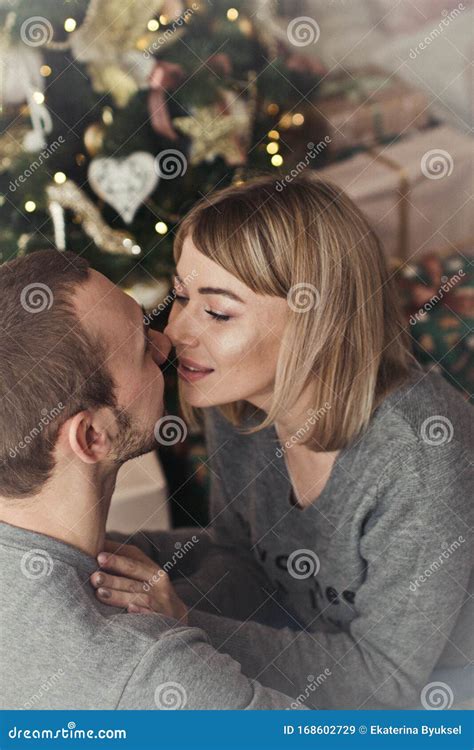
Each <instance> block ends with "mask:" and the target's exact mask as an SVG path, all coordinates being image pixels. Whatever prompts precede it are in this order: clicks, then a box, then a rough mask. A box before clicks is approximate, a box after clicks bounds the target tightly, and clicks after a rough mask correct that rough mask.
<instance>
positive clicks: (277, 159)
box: [271, 154, 283, 167]
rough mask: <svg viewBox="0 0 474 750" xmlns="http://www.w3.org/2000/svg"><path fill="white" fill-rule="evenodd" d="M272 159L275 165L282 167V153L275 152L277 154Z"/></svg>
mask: <svg viewBox="0 0 474 750" xmlns="http://www.w3.org/2000/svg"><path fill="white" fill-rule="evenodd" d="M271 161H272V164H273V166H274V167H281V165H282V164H283V157H282V155H281V154H275V156H272V159H271Z"/></svg>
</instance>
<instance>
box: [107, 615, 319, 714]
mask: <svg viewBox="0 0 474 750" xmlns="http://www.w3.org/2000/svg"><path fill="white" fill-rule="evenodd" d="M132 616H133V615H132ZM135 616H137V617H140V615H135ZM141 616H143V615H141ZM117 708H118V709H124V710H131V709H136V710H138V709H148V710H150V709H151V710H170V709H174V710H183V709H184V710H187V709H189V710H203V709H204V710H206V709H207V710H213V709H220V710H225V709H228V710H269V709H280V710H284V709H300V708H304V706H300V705H299V704H298V703H296V702H294V701H292V699H291V698H288V697H287V696H286V695H282V694H281V693H279V692H277V691H276V690H272V689H271V688H265V687H263V686H262V685H261V684H259V683H258V682H256V681H255V680H252V679H249V678H247V677H246V676H245V675H244V674H242V671H241V669H240V665H239V664H237V662H235V661H234V660H233V659H231V658H230V656H227V655H225V654H219V653H218V652H217V651H215V650H214V649H213V648H212V646H210V645H209V643H208V642H207V641H206V639H205V637H204V634H203V633H202V632H200V631H199V630H197V629H196V628H182V629H181V628H180V629H179V630H174V631H173V632H169V633H168V634H167V635H165V636H163V637H162V638H160V639H159V640H158V641H157V642H156V643H155V644H153V645H152V646H151V647H150V648H149V649H148V650H147V651H146V653H145V654H144V656H143V657H142V658H141V659H140V661H139V663H138V664H137V666H136V667H135V669H134V671H133V673H132V675H131V676H130V678H129V680H128V682H127V684H126V685H125V687H124V690H123V692H122V695H121V697H120V700H119V702H118V705H117Z"/></svg>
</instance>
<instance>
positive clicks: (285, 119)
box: [280, 112, 293, 130]
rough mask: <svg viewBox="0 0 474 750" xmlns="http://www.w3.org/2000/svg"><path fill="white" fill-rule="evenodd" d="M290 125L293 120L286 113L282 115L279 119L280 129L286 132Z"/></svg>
mask: <svg viewBox="0 0 474 750" xmlns="http://www.w3.org/2000/svg"><path fill="white" fill-rule="evenodd" d="M292 123H293V118H292V117H291V115H290V114H288V112H287V113H286V114H284V115H282V117H281V120H280V128H283V129H284V130H287V129H288V128H290V127H291V125H292Z"/></svg>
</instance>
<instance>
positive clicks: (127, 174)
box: [88, 151, 158, 224]
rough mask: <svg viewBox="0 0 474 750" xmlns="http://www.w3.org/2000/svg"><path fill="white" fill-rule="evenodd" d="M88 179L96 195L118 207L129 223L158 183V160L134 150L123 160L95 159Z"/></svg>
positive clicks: (91, 164) (146, 153)
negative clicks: (156, 163) (156, 164)
mask: <svg viewBox="0 0 474 750" xmlns="http://www.w3.org/2000/svg"><path fill="white" fill-rule="evenodd" d="M88 179H89V183H90V185H91V187H92V189H93V191H94V192H95V193H96V195H98V196H99V198H102V199H103V200H104V201H107V203H109V204H110V205H111V206H112V207H113V208H115V210H116V211H117V213H118V214H119V215H120V216H121V218H122V219H123V221H124V222H125V223H126V224H130V223H131V222H132V221H133V217H134V216H135V214H136V212H137V210H138V208H139V206H141V204H142V203H143V202H144V201H145V200H146V198H148V196H149V195H150V194H151V193H152V192H153V191H154V189H155V188H156V186H157V184H158V174H157V172H156V170H155V160H154V158H153V156H152V155H151V154H149V153H148V152H146V151H135V152H134V153H133V154H130V156H127V157H125V158H122V159H116V158H114V157H108V158H105V157H104V158H99V159H93V160H92V161H91V163H90V165H89V171H88Z"/></svg>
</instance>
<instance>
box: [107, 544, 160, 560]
mask: <svg viewBox="0 0 474 750" xmlns="http://www.w3.org/2000/svg"><path fill="white" fill-rule="evenodd" d="M104 549H105V551H106V552H116V553H117V554H118V555H124V556H125V557H131V558H133V559H134V560H147V559H149V558H147V556H146V555H145V553H144V552H143V551H142V550H141V549H140V548H139V547H135V545H134V544H124V542H114V541H113V539H106V540H105V542H104Z"/></svg>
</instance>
